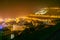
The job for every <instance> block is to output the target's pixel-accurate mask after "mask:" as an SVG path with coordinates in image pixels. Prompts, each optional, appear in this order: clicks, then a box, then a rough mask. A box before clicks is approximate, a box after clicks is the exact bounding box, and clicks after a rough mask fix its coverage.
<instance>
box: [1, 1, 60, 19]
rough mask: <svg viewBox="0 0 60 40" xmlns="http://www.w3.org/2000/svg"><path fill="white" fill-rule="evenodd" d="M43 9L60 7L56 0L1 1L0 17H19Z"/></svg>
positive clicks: (59, 2)
mask: <svg viewBox="0 0 60 40" xmlns="http://www.w3.org/2000/svg"><path fill="white" fill-rule="evenodd" d="M43 7H60V1H58V0H2V1H0V17H2V18H8V17H19V16H26V15H28V14H31V13H34V12H35V11H36V10H39V9H41V8H43Z"/></svg>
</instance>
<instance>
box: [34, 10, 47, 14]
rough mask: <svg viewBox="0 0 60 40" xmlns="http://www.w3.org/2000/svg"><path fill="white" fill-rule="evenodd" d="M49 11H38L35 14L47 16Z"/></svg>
mask: <svg viewBox="0 0 60 40" xmlns="http://www.w3.org/2000/svg"><path fill="white" fill-rule="evenodd" d="M47 11H48V10H46V9H42V10H39V11H37V12H36V13H35V14H46V13H47Z"/></svg>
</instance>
